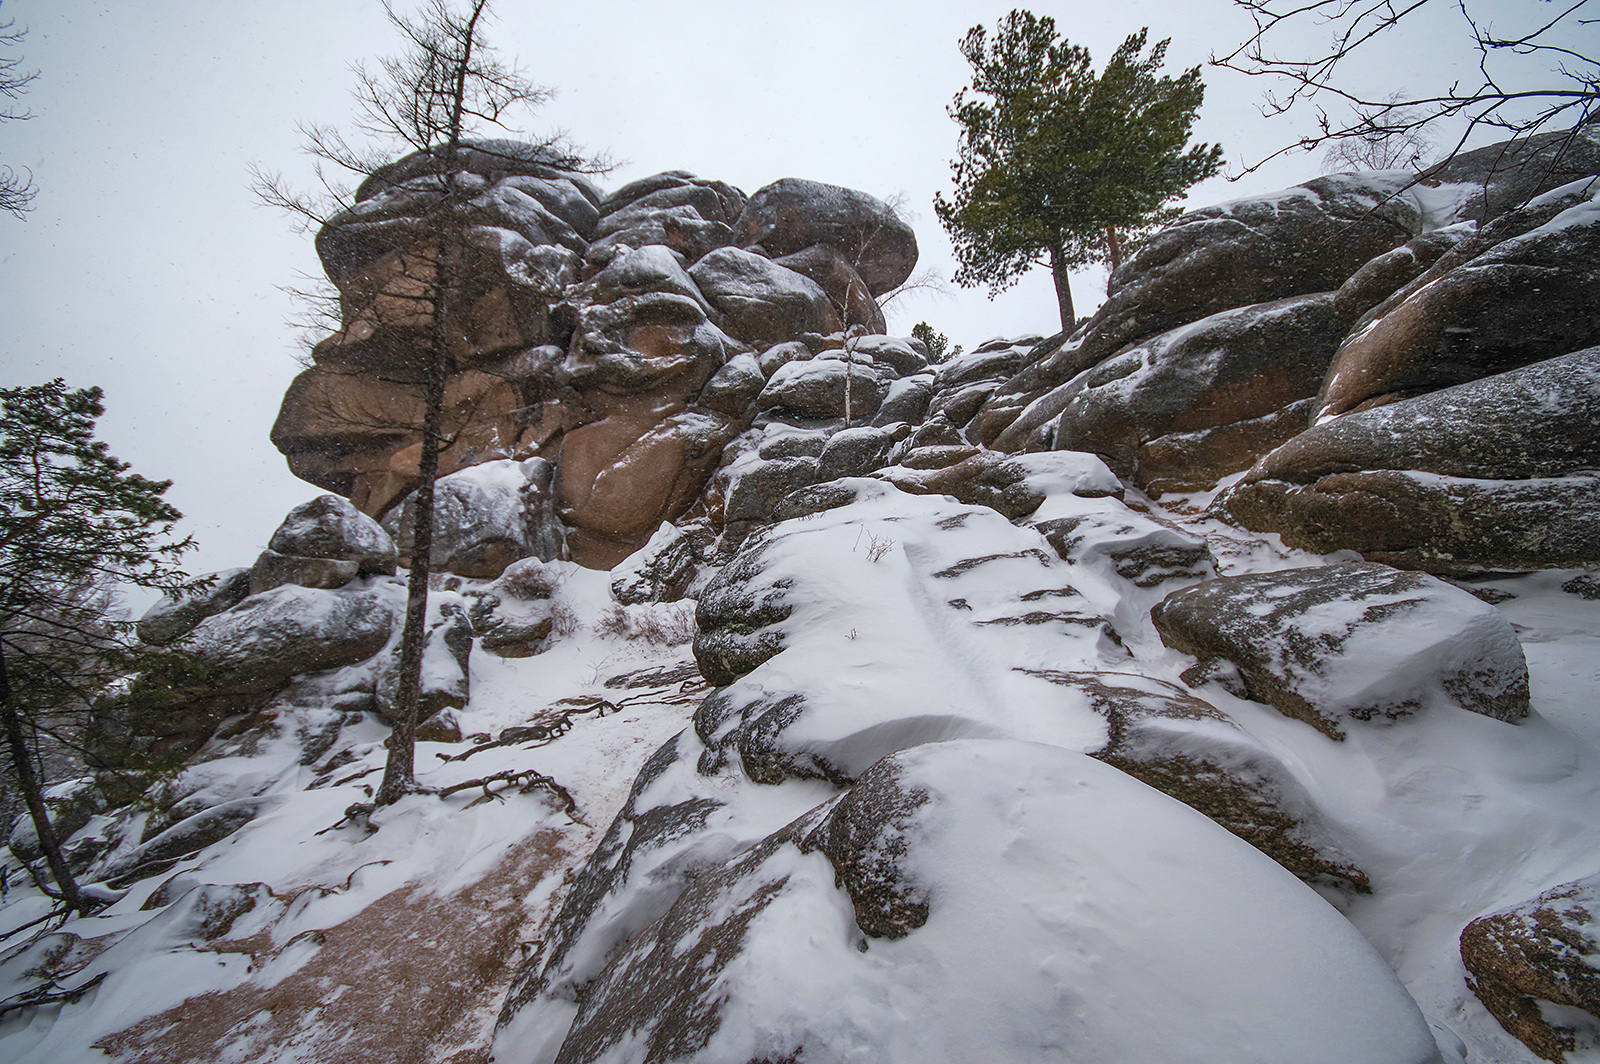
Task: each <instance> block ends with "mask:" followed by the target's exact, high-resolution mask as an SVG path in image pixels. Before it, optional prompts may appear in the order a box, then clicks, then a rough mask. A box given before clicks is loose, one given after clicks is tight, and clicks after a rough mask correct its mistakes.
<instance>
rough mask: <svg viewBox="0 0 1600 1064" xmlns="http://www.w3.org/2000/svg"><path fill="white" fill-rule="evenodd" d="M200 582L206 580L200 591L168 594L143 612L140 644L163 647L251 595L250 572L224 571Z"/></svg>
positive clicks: (239, 570) (138, 629) (140, 622)
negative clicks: (208, 618)
mask: <svg viewBox="0 0 1600 1064" xmlns="http://www.w3.org/2000/svg"><path fill="white" fill-rule="evenodd" d="M201 579H203V580H205V581H206V586H205V587H204V588H203V589H197V590H195V591H190V592H187V593H184V594H179V595H167V596H165V597H163V598H162V600H161V601H160V602H157V603H156V604H155V605H154V606H151V607H150V608H149V609H148V610H146V611H145V613H144V616H142V617H140V618H139V624H138V627H137V629H136V631H137V633H138V636H139V641H140V642H143V643H149V644H150V645H151V646H165V645H166V644H168V643H171V642H173V641H175V640H177V639H180V638H182V637H183V636H185V635H187V634H188V633H190V632H192V631H193V630H194V627H195V625H197V624H199V623H200V622H201V621H203V620H205V619H206V618H207V617H210V616H212V615H213V614H217V613H221V612H222V611H223V610H226V609H231V608H232V607H234V606H237V605H238V604H239V603H240V602H242V601H244V598H245V596H247V595H249V594H250V570H249V569H225V570H223V571H222V572H220V573H211V574H209V575H208V576H205V577H202V578H201Z"/></svg>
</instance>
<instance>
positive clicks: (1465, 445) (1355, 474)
mask: <svg viewBox="0 0 1600 1064" xmlns="http://www.w3.org/2000/svg"><path fill="white" fill-rule="evenodd" d="M1597 417H1600V348H1589V349H1587V350H1584V351H1577V352H1574V353H1572V354H1569V355H1563V356H1561V357H1559V358H1552V359H1547V360H1546V361H1544V362H1539V363H1536V364H1534V365H1531V366H1525V367H1523V368H1521V369H1516V370H1512V371H1510V372H1507V373H1502V374H1498V375H1496V376H1493V377H1487V378H1484V379H1482V380H1477V381H1473V382H1471V383H1468V384H1461V385H1457V386H1455V387H1453V388H1446V389H1442V390H1440V391H1437V392H1430V393H1429V394H1427V395H1422V396H1418V397H1416V398H1413V399H1406V400H1403V401H1400V402H1395V403H1390V404H1388V405H1386V406H1382V407H1379V408H1377V409H1373V410H1364V411H1358V412H1356V413H1352V414H1346V415H1344V416H1343V417H1340V418H1336V419H1334V420H1332V421H1328V422H1325V423H1323V424H1321V425H1318V426H1316V427H1315V428H1312V429H1309V430H1307V431H1306V432H1304V433H1302V434H1301V435H1299V436H1297V437H1295V438H1294V439H1293V440H1291V441H1289V442H1288V443H1286V444H1284V445H1283V446H1282V447H1280V448H1278V449H1277V450H1276V451H1273V452H1272V453H1271V454H1269V455H1267V456H1266V457H1265V458H1263V459H1262V460H1261V462H1260V463H1259V464H1258V465H1257V466H1256V467H1255V468H1253V469H1251V470H1250V472H1249V473H1248V474H1246V476H1245V477H1244V479H1243V480H1241V481H1240V482H1239V483H1238V484H1236V485H1235V486H1234V487H1233V488H1231V489H1229V491H1227V492H1226V493H1225V494H1224V495H1223V496H1221V497H1220V498H1219V499H1218V501H1217V504H1216V505H1217V508H1218V509H1219V511H1220V512H1222V513H1224V514H1226V515H1228V516H1229V517H1230V519H1232V520H1234V521H1237V522H1239V523H1241V524H1243V525H1245V526H1246V527H1248V528H1254V529H1257V530H1259V531H1270V532H1279V533H1281V534H1282V535H1283V536H1284V537H1285V540H1286V541H1287V542H1289V543H1291V544H1293V545H1297V546H1304V547H1307V548H1309V549H1312V550H1317V551H1331V550H1339V549H1352V550H1356V551H1360V552H1361V554H1362V555H1363V556H1365V557H1367V558H1368V559H1370V560H1374V561H1382V562H1387V563H1390V564H1396V565H1403V566H1406V567H1408V568H1422V569H1427V570H1429V571H1433V572H1462V571H1472V570H1478V569H1508V570H1519V569H1539V568H1578V567H1584V566H1591V565H1595V564H1600V532H1597V531H1596V530H1597V528H1600V512H1597V510H1596V503H1595V498H1596V495H1595V492H1594V487H1595V480H1596V478H1595V477H1594V476H1593V475H1592V471H1593V470H1595V469H1596V468H1600V450H1597V446H1596V438H1595V436H1594V431H1593V426H1594V425H1595V423H1596V418H1597Z"/></svg>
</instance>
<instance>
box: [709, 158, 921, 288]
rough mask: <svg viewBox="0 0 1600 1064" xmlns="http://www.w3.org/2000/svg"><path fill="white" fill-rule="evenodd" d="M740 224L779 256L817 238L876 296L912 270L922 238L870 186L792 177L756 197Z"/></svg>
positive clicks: (748, 236) (743, 234) (748, 238)
mask: <svg viewBox="0 0 1600 1064" xmlns="http://www.w3.org/2000/svg"><path fill="white" fill-rule="evenodd" d="M734 229H735V230H736V231H737V232H738V234H739V242H740V244H741V246H743V247H751V246H752V245H759V247H760V248H761V250H763V251H765V252H766V253H767V254H768V255H770V256H772V257H773V258H779V257H782V256H784V255H793V254H795V253H796V252H799V251H804V250H805V249H807V248H809V247H812V246H813V245H816V244H826V245H828V246H829V247H832V248H834V249H836V250H837V251H838V252H839V253H840V254H842V255H843V256H844V258H845V260H846V262H848V263H849V265H850V266H852V267H853V268H854V269H855V271H856V273H857V274H859V275H860V277H861V279H862V281H864V282H865V283H866V286H867V289H868V291H869V292H871V293H872V295H874V296H881V295H883V294H884V293H885V292H888V291H890V290H891V289H893V288H894V287H896V286H897V285H899V284H902V283H903V282H904V281H905V279H906V278H907V277H910V276H911V270H912V268H913V267H915V266H916V264H917V238H916V234H914V233H913V232H912V231H911V227H910V226H909V225H907V224H906V223H905V222H903V221H901V220H900V218H899V216H898V215H896V214H895V212H894V209H893V208H892V207H890V206H889V205H888V204H887V203H884V202H883V201H882V200H879V199H875V198H874V197H872V196H869V195H867V194H866V193H865V192H857V191H855V190H854V189H849V188H840V187H839V186H838V185H825V184H823V183H822V182H820V181H805V180H802V179H800V178H796V177H786V178H784V179H783V180H781V181H775V182H773V183H772V184H770V185H768V186H767V187H766V188H763V189H761V190H760V191H759V192H757V193H756V194H755V195H753V196H751V197H750V201H749V202H748V203H747V204H745V208H744V211H743V213H741V214H740V215H739V220H738V222H737V223H736V224H735V226H734Z"/></svg>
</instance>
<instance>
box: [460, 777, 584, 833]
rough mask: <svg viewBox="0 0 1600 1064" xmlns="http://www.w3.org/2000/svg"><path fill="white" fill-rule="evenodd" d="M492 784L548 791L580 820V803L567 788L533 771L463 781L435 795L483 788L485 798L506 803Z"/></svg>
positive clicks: (564, 809) (563, 809) (525, 790)
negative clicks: (493, 789)
mask: <svg viewBox="0 0 1600 1064" xmlns="http://www.w3.org/2000/svg"><path fill="white" fill-rule="evenodd" d="M491 783H508V784H520V785H521V788H522V793H523V794H527V793H528V792H529V791H531V790H533V789H535V788H539V789H541V790H544V791H547V792H549V793H550V794H552V795H554V796H555V797H556V798H558V799H560V801H561V809H562V811H563V812H564V813H566V814H567V816H569V817H571V818H572V819H573V820H577V819H578V803H577V802H576V801H574V800H573V797H572V794H571V792H570V791H568V790H567V789H566V788H565V787H563V786H561V784H559V783H557V782H556V781H555V780H554V779H552V778H550V777H549V776H546V775H545V774H544V773H542V772H535V771H534V770H533V769H523V770H521V771H511V772H497V773H495V774H494V775H492V776H484V777H481V778H480V779H475V780H463V781H462V782H460V783H455V784H451V785H450V786H449V787H444V788H442V789H440V790H437V791H435V792H434V793H435V794H436V795H438V796H439V797H440V798H448V797H449V796H450V795H452V794H458V793H460V792H461V791H469V790H471V789H472V788H474V787H481V788H483V794H484V797H486V798H494V799H496V800H498V801H504V799H503V798H501V797H500V796H499V795H498V794H496V793H494V792H493V791H491V790H490V789H489V784H491Z"/></svg>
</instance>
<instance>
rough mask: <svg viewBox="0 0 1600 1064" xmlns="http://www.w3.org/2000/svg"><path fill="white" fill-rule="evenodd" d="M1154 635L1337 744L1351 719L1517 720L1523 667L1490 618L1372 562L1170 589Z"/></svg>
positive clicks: (1445, 587)
mask: <svg viewBox="0 0 1600 1064" xmlns="http://www.w3.org/2000/svg"><path fill="white" fill-rule="evenodd" d="M1151 619H1152V620H1154V621H1155V624H1156V628H1157V629H1158V630H1159V631H1160V632H1161V638H1162V640H1163V641H1165V642H1166V643H1167V645H1168V646H1171V647H1173V648H1175V649H1177V650H1182V651H1184V652H1185V653H1188V654H1194V655H1195V656H1196V657H1198V658H1200V661H1201V667H1200V671H1197V672H1195V673H1194V675H1195V676H1196V677H1197V678H1199V677H1203V676H1204V675H1205V672H1204V671H1203V670H1204V669H1205V667H1206V666H1207V665H1208V664H1209V663H1210V662H1213V661H1216V660H1219V659H1220V660H1226V661H1228V662H1231V663H1232V664H1233V665H1235V666H1237V667H1238V669H1239V672H1240V674H1241V675H1242V676H1243V678H1244V683H1245V688H1246V690H1247V691H1248V693H1249V695H1250V697H1252V698H1255V699H1258V700H1259V701H1263V702H1267V703H1270V704H1271V705H1274V706H1276V707H1277V708H1278V709H1280V710H1282V711H1283V712H1284V713H1286V714H1288V715H1289V716H1291V717H1298V718H1299V719H1301V720H1303V721H1305V722H1306V723H1308V724H1310V725H1311V726H1312V727H1314V728H1317V729H1318V730H1320V731H1322V732H1324V733H1326V734H1327V735H1329V736H1331V737H1333V738H1335V739H1339V738H1343V737H1344V734H1345V729H1346V727H1347V726H1348V725H1349V724H1350V722H1351V721H1370V720H1373V719H1375V718H1376V719H1391V720H1392V719H1397V718H1400V717H1403V716H1406V715H1409V714H1411V713H1414V712H1417V711H1418V710H1422V709H1425V708H1427V707H1428V706H1430V705H1436V704H1441V703H1442V704H1453V705H1457V706H1460V707H1461V708H1462V709H1468V710H1471V711H1472V712H1474V713H1482V714H1484V715H1486V716H1490V717H1495V718H1498V719H1500V720H1507V721H1515V720H1517V719H1519V718H1521V717H1524V716H1526V715H1527V712H1528V666H1527V662H1526V661H1524V660H1523V656H1522V647H1521V645H1520V644H1518V642H1517V637H1516V634H1515V633H1514V632H1512V630H1511V626H1510V624H1508V623H1507V622H1506V620H1505V619H1504V618H1503V617H1501V615H1500V613H1499V611H1498V610H1496V609H1495V608H1494V607H1493V606H1490V605H1488V604H1486V603H1484V602H1481V601H1479V600H1478V599H1477V598H1474V597H1473V596H1472V595H1471V594H1469V593H1467V592H1465V591H1462V590H1460V589H1459V588H1456V587H1452V586H1451V585H1449V584H1446V583H1444V582H1443V581H1442V580H1438V579H1436V578H1434V577H1430V576H1424V575H1421V574H1418V573H1404V572H1399V571H1396V570H1394V569H1390V568H1388V567H1387V566H1382V565H1373V564H1370V563H1345V564H1341V565H1326V566H1319V567H1316V568H1311V569H1289V570H1285V571H1283V572H1278V573H1266V574H1260V575H1255V576H1236V577H1225V578H1222V579H1218V580H1211V581H1208V582H1206V583H1204V584H1201V585H1199V586H1197V587H1191V588H1186V589H1184V590H1182V591H1177V592H1174V593H1173V594H1172V595H1170V596H1168V597H1167V598H1166V599H1165V600H1163V601H1162V603H1161V604H1160V605H1159V606H1158V607H1156V610H1155V612H1154V613H1153V614H1152V618H1151Z"/></svg>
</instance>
